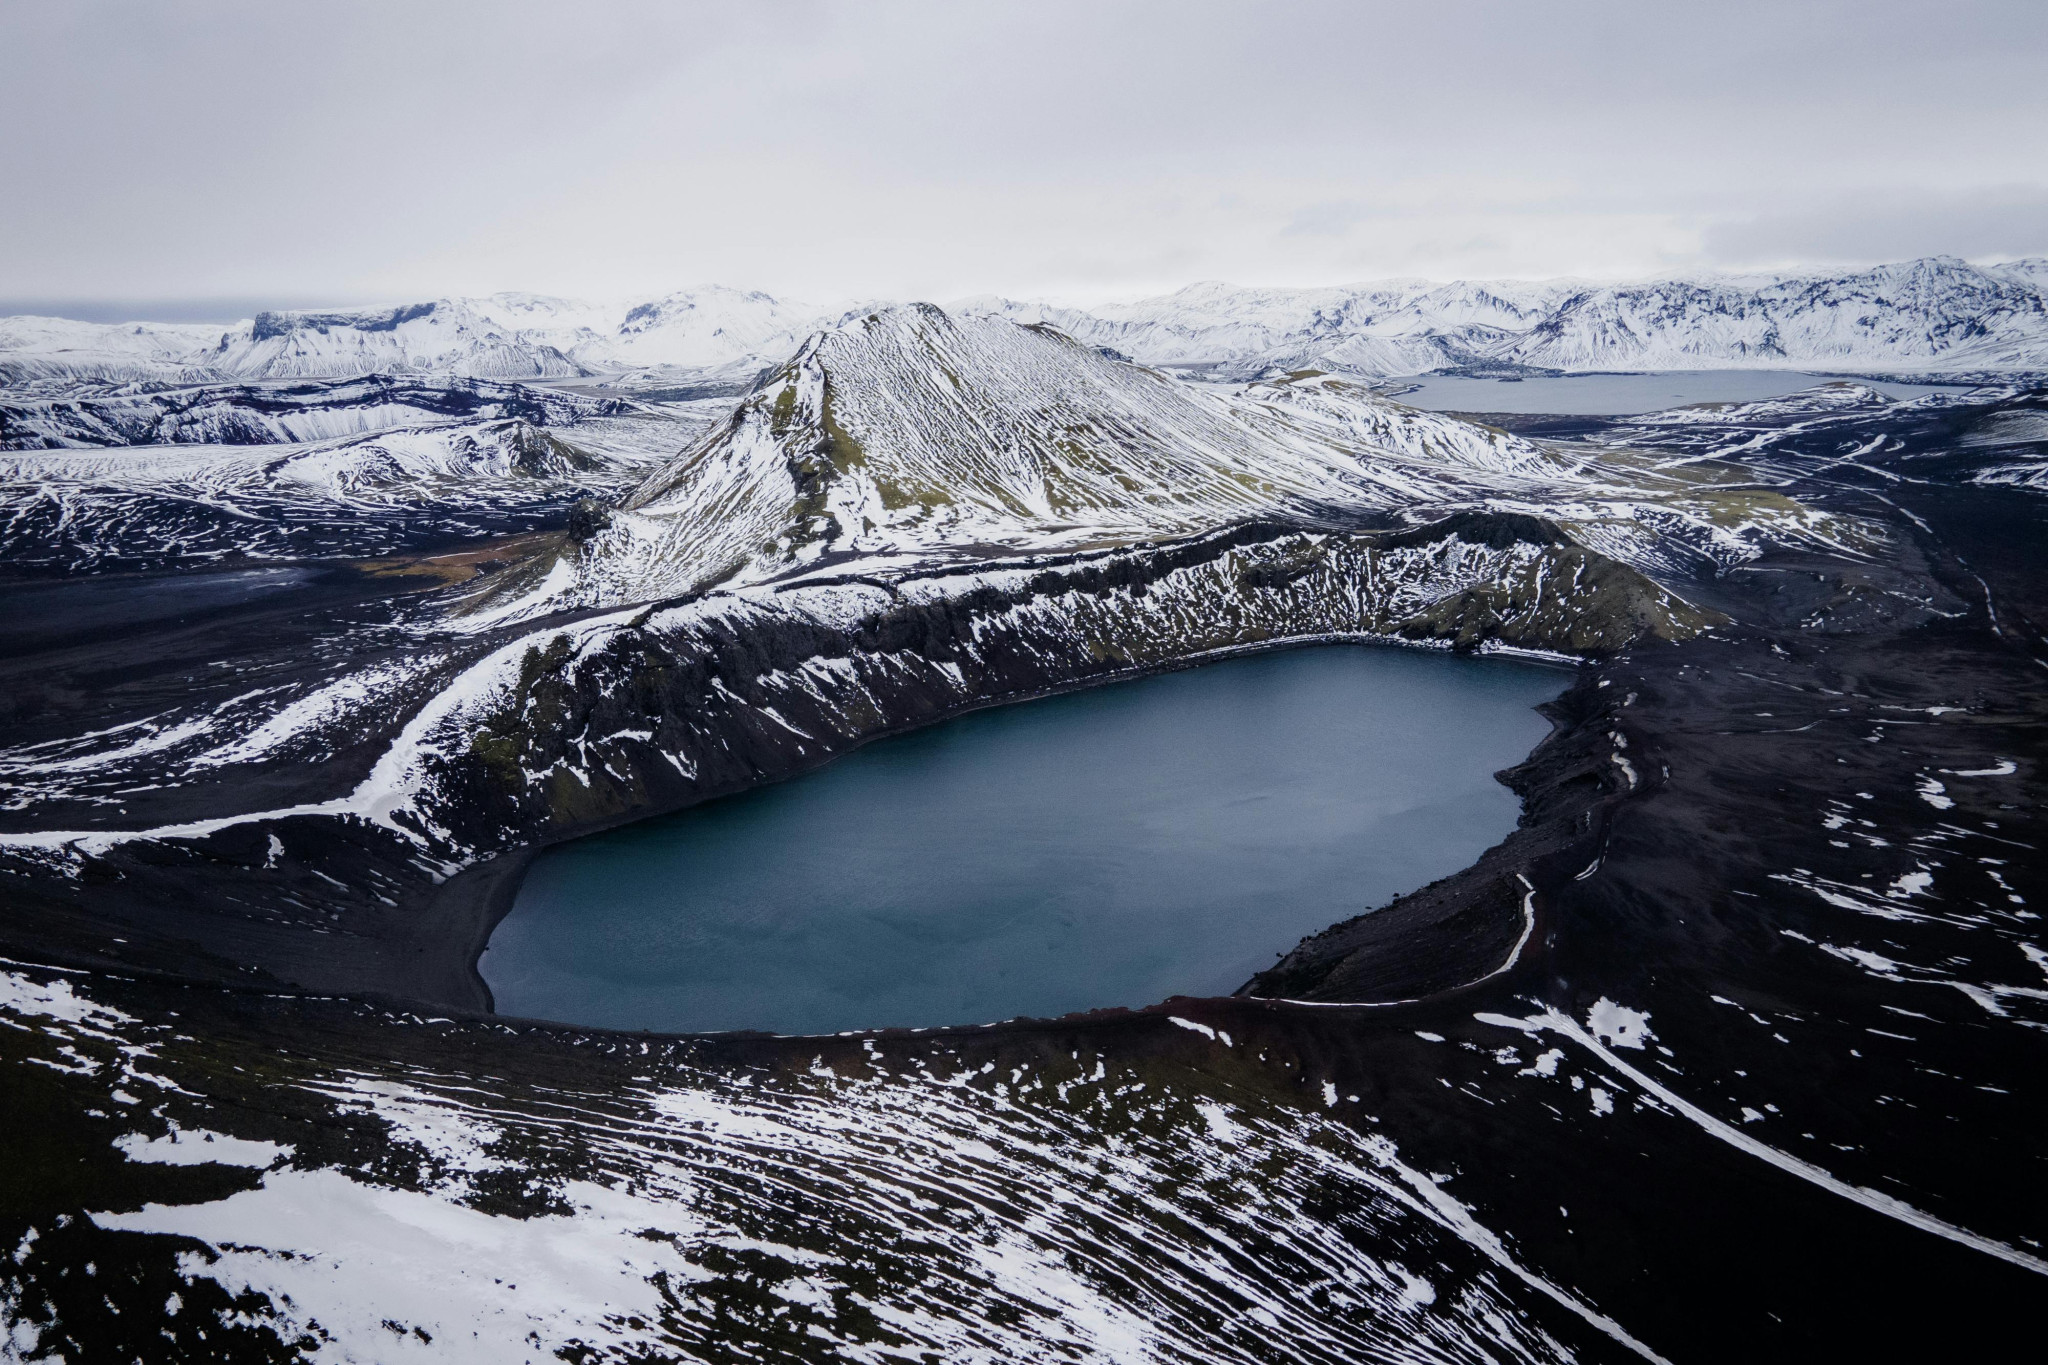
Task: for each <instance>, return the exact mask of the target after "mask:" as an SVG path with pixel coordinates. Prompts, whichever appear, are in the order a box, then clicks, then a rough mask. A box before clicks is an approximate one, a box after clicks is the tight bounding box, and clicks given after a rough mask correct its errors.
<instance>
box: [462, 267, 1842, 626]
mask: <svg viewBox="0 0 2048 1365" xmlns="http://www.w3.org/2000/svg"><path fill="white" fill-rule="evenodd" d="M1779 504H1782V505H1779ZM1456 510H1486V511H1490V512H1516V513H1524V514H1534V515H1539V516H1543V517H1546V518H1550V519H1553V520H1555V521H1557V522H1558V523H1559V524H1562V525H1566V526H1568V527H1570V528H1572V530H1573V533H1574V534H1575V535H1577V536H1578V537H1579V538H1580V540H1581V542H1582V543H1584V544H1586V545H1588V546H1590V547H1595V548H1598V549H1599V550H1600V551H1601V552H1602V553H1605V554H1608V555H1610V556H1613V557H1616V558H1621V559H1624V560H1627V561H1629V562H1633V563H1635V564H1637V565H1638V566H1640V567H1671V566H1674V565H1676V564H1677V563H1679V562H1680V561H1681V560H1683V559H1684V557H1685V556H1687V555H1694V556H1698V557H1700V558H1703V559H1704V560H1707V561H1724V562H1725V561H1728V560H1734V559H1740V558H1743V557H1745V556H1746V555H1748V554H1750V553H1753V550H1751V549H1749V548H1747V545H1748V540H1749V539H1750V538H1754V537H1757V536H1768V535H1778V534H1804V533H1806V532H1808V531H1809V530H1811V527H1810V526H1808V525H1807V524H1806V522H1805V514H1804V512H1803V511H1801V509H1798V508H1796V507H1794V506H1793V505H1791V504H1789V503H1784V502H1783V500H1782V499H1779V500H1777V503H1773V502H1771V500H1770V499H1769V498H1768V497H1766V496H1761V495H1756V494H1753V493H1739V492H1735V491H1732V490H1727V489H1721V488H1718V487H1716V486H1715V479H1714V477H1713V475H1712V474H1711V473H1710V472H1706V471H1700V470H1688V471H1686V472H1685V474H1684V475H1683V476H1682V477H1673V476H1669V475H1666V474H1663V473H1661V472H1658V471H1656V470H1652V469H1645V468H1642V467H1640V466H1639V465H1625V464H1622V463H1606V462H1600V463H1596V462H1591V461H1588V460H1587V459H1585V458H1584V457H1583V456H1580V455H1573V454H1561V453H1558V452H1557V451H1555V450H1553V449H1551V448H1549V447H1545V446H1541V445H1538V444H1536V443H1533V442H1530V441H1526V440H1523V439H1520V438H1518V437H1514V436H1511V435H1509V434H1507V433H1505V432H1502V431H1497V430H1494V429H1492V428H1489V427H1483V426H1479V425H1476V424H1474V423H1470V422H1465V421H1461V420H1458V419H1456V418H1452V417H1447V416H1442V415H1439V414H1435V413H1428V412H1422V411H1419V410H1416V409H1412V408H1408V407H1404V406H1402V405H1400V404H1398V403H1392V402H1389V401H1387V400H1385V399H1382V398H1380V397H1378V396H1376V395H1374V394H1373V393H1372V392H1371V391H1370V390H1369V389H1368V388H1367V387H1366V386H1365V385H1363V384H1362V383H1359V382H1358V381H1355V380H1350V379H1344V378H1341V377H1337V376H1332V375H1298V376H1292V377H1288V378H1283V379H1280V380H1277V381H1271V382H1262V383H1257V384H1253V385H1251V386H1249V387H1248V388H1246V389H1244V390H1243V391H1241V392H1233V391H1228V390H1225V389H1223V388H1220V387H1218V386H1214V385H1198V384H1190V383H1186V382H1184V381H1182V380H1179V379H1176V378H1174V377H1172V376H1170V375H1168V374H1165V373H1162V372H1161V371H1158V370H1154V369H1150V368H1147V367H1144V366H1140V365H1136V364H1132V363H1130V362H1127V361H1122V360H1118V359H1115V358H1112V357H1110V356H1106V355H1104V354H1103V353H1102V351H1101V350H1100V349H1099V348H1096V347H1093V346H1088V345H1085V344H1083V343H1080V342H1077V341H1075V340H1074V339H1073V338H1071V337H1069V336H1067V335H1066V334H1064V333H1062V332H1060V331H1059V330H1057V329H1055V328H1053V327H1051V326H1048V325H1046V324H1031V325H1020V324H1017V323H1013V322H1009V321H1007V320H1004V319H1002V318H996V317H989V316H976V315H972V314H964V315H958V316H956V315H953V314H948V313H946V312H944V311H942V310H940V309H938V308H936V307H933V306H932V305H929V304H913V305H906V306H903V307H897V308H888V309H881V310H877V311H876V312H873V313H869V314H866V315H864V316H862V317H859V318H856V319H854V320H853V321H851V322H848V323H846V324H844V325H843V326H840V327H838V328H835V329H832V330H830V331H826V332H822V333H820V334H818V335H817V336H815V337H814V338H813V339H812V340H811V341H809V342H808V343H807V344H806V345H805V346H804V348H803V349H802V350H801V351H800V352H799V353H798V354H797V355H796V357H795V358H794V359H792V360H790V361H789V362H787V363H786V364H785V365H784V366H783V368H782V369H781V370H780V371H779V372H778V373H776V374H775V375H774V376H773V377H772V378H770V379H768V380H767V381H765V382H764V383H762V384H761V385H760V386H759V387H757V388H756V389H755V391H754V392H753V393H751V394H750V395H748V396H747V398H746V399H744V400H743V401H742V402H741V403H740V404H739V405H738V406H737V407H736V408H735V409H734V410H733V412H732V415H731V416H730V418H729V419H728V420H727V421H726V422H725V423H723V424H722V425H721V426H720V427H718V428H717V429H715V430H714V431H713V432H712V433H710V434H709V435H708V436H707V437H706V438H705V439H704V440H703V441H702V442H700V443H699V444H697V445H696V446H694V447H692V448H690V449H688V450H685V451H684V452H682V453H681V454H680V455H678V456H677V457H675V458H674V459H672V460H670V461H668V462H667V463H666V464H664V465H663V466H661V467H660V468H658V469H656V470H655V471H654V472H653V473H651V474H650V475H649V476H648V477H647V478H646V479H645V481H644V482H642V483H641V484H640V486H639V487H638V488H637V489H636V490H635V491H634V492H633V493H632V494H631V495H630V496H628V497H626V498H625V499H624V500H623V501H622V502H621V503H620V505H619V506H618V507H617V508H616V509H614V511H613V512H612V513H611V517H610V523H609V525H607V526H605V527H603V528H602V529H601V530H599V531H598V532H597V533H596V534H594V535H591V536H588V537H586V538H584V539H582V540H580V541H578V542H576V543H573V544H569V545H565V546H563V547H561V548H560V549H559V550H551V551H549V553H548V554H547V556H545V557H544V559H543V560H542V561H536V562H535V563H534V564H532V565H530V566H529V567H528V568H527V569H526V570H524V571H522V572H519V573H513V574H507V575H504V576H502V577H501V578H500V579H499V580H498V581H497V582H496V583H494V584H493V585H492V587H491V588H490V589H489V591H488V593H487V595H486V597H485V599H484V600H482V601H480V602H479V603H477V604H476V606H477V615H476V619H478V620H479V621H485V622H492V623H495V622H498V621H502V620H506V619H510V618H517V617H526V616H532V615H538V614H543V613H545V612H550V611H555V610H560V609H563V608H568V607H593V606H611V605H617V604H622V603H630V602H646V601H653V600H659V599H664V598H671V597H676V596H679V595H683V594H686V593H691V592H696V591H701V590H704V589H707V588H710V587H713V586H722V587H727V588H731V587H736V586H742V585H745V584H748V583H758V582H764V581H769V580H775V579H786V578H789V577H791V576H792V575H802V574H805V573H811V572H815V571H817V570H819V569H823V568H830V569H831V570H833V571H834V572H853V571H858V572H869V571H884V570H889V569H895V568H901V567H903V566H905V565H911V564H921V565H931V564H946V563H959V562H967V561H970V560H974V559H986V558H988V557H990V556H991V555H994V556H998V557H1000V556H1013V555H1019V554H1041V553H1048V552H1059V553H1065V552H1074V551H1087V550H1095V549H1101V548H1104V547H1112V546H1128V545H1133V544H1136V543H1139V542H1144V541H1154V540H1163V539H1169V538H1175V537H1185V536H1189V535H1194V534H1198V533H1201V532H1204V531H1210V530H1214V529H1216V528H1218V527H1223V526H1228V525H1232V524H1235V523H1239V522H1243V521H1245V520H1247V519H1251V518H1260V517H1289V518H1297V519H1298V518H1304V517H1306V518H1335V519H1337V520H1338V521H1342V522H1349V523H1352V524H1356V523H1357V522H1358V521H1359V519H1360V518H1378V519H1380V520H1381V521H1383V522H1385V523H1388V524H1399V523H1401V522H1402V521H1407V520H1415V519H1426V518H1429V517H1440V516H1443V515H1445V514H1446V513H1448V512H1451V511H1456ZM856 564H858V565H860V566H863V567H861V568H860V569H858V570H856V569H855V568H854V567H853V566H854V565H856Z"/></svg>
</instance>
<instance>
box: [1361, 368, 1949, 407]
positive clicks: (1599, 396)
mask: <svg viewBox="0 0 2048 1365" xmlns="http://www.w3.org/2000/svg"><path fill="white" fill-rule="evenodd" d="M1836 378H1837V376H1829V375H1819V374H1803V373H1800V372H1797V371H1793V370H1668V371H1663V372H1658V373H1651V374H1571V375H1563V376H1560V377H1558V378H1554V379H1548V378H1546V379H1534V378H1532V379H1518V380H1501V379H1464V378H1457V377H1453V376H1448V375H1437V376H1424V377H1422V378H1418V379H1407V380H1401V381H1399V382H1400V383H1402V384H1413V385H1415V386H1416V387H1415V389H1414V391H1412V392H1409V393H1402V394H1397V395H1395V397H1396V398H1397V399H1398V400H1399V401H1401V402H1403V403H1406V404H1408V405H1409V406H1410V407H1415V408H1429V409H1431V410H1432V411H1436V412H1521V413H1570V414H1575V415H1578V416H1584V417H1614V416H1620V415H1623V414H1627V413H1637V412H1656V411H1658V410H1660V409H1663V408H1677V407H1684V406H1686V405H1687V404H1691V403H1753V402H1756V401H1757V400H1759V399H1763V398H1780V397H1783V396H1784V395H1785V394H1788V393H1797V392H1799V391H1800V390H1801V389H1810V388H1812V387H1813V386H1814V385H1816V384H1829V383H1833V382H1835V379H1836ZM1856 382H1857V383H1859V384H1868V385H1869V386H1870V387H1871V388H1873V389H1876V390H1878V391H1879V392H1880V393H1887V394H1890V395H1891V396H1892V397H1894V398H1918V397H1920V396H1921V395H1923V394H1929V393H1940V392H1942V391H1943V390H1942V389H1941V388H1940V387H1937V386H1933V385H1928V384H1895V383H1893V382H1891V381H1890V380H1883V381H1878V380H1869V379H1859V380H1857V381H1856Z"/></svg>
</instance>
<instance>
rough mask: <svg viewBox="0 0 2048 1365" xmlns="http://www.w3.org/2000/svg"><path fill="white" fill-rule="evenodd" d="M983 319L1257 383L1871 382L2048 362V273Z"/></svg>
mask: <svg viewBox="0 0 2048 1365" xmlns="http://www.w3.org/2000/svg"><path fill="white" fill-rule="evenodd" d="M965 306H966V307H967V308H969V309H970V310H973V311H983V312H991V313H996V314H999V315H1001V316H1005V317H1010V318H1013V319H1016V320H1018V321H1027V322H1029V321H1041V320H1043V321H1049V322H1053V323H1055V324H1057V325H1058V326H1059V327H1061V328H1062V329H1064V330H1065V331H1067V332H1069V333H1071V334H1072V335H1074V336H1076V337H1078V338H1081V339H1083V340H1086V341H1088V342H1090V343H1091V344H1094V345H1100V346H1108V347H1112V348H1114V349H1116V350H1118V351H1121V352H1123V353H1125V354H1127V355H1130V356H1132V357H1134V358H1136V359H1139V360H1143V361H1145V362H1146V363H1148V364H1158V365H1175V366H1186V367H1199V368H1205V369H1209V370H1212V371H1215V372H1219V373H1221V374H1223V375H1226V376H1235V377H1245V376H1249V375H1254V374H1259V373H1263V372H1265V371H1267V370H1270V369H1273V368H1276V367H1277V368H1280V369H1294V368H1303V367H1310V366H1313V367H1317V368H1324V369H1337V370H1348V371H1352V372H1356V373H1365V374H1381V375H1391V374H1419V373H1423V372H1426V371H1428V370H1432V369H1437V368H1441V367H1445V366H1460V365H1472V364H1511V365H1526V366H1532V367H1540V368H1544V369H1556V370H1565V371H1584V370H1688V369H1727V368H1739V369H1797V368H1813V367H1819V368H1824V369H1849V370H1872V371H1914V370H1925V371H1942V370H1980V369H1985V370H1996V369H2041V368H2044V367H2048V262H2043V261H2038V260H2030V261H2019V262H2015V263H2013V264H2009V265H1999V266H1974V265H1970V264H1968V263H1966V262H1963V261H1959V260H1955V259H1953V258H1950V257H1933V258H1929V259H1926V260H1919V261H1910V262H1907V263H1905V264H1902V265H1887V266H1879V267H1876V268H1875V269H1871V270H1864V271H1854V272H1846V273H1811V274H1799V275H1785V276H1775V275H1752V276H1704V277H1697V278H1691V279H1687V278H1673V279H1665V280H1653V281H1646V282H1642V283H1635V284H1596V283H1590V282H1587V281H1582V280H1549V281H1536V282H1523V281H1495V282H1490V283H1489V282H1481V283H1469V282H1458V283H1453V284H1432V283H1429V282H1427V281H1420V280H1399V281H1389V282H1384V283H1379V284H1365V285H1355V286H1347V287H1342V288H1331V289H1240V288H1237V287H1234V286H1231V285H1225V284H1196V285H1190V286H1188V287H1187V288H1185V289H1182V290H1179V291H1178V292H1176V293H1173V294H1168V295H1164V296H1162V297H1159V298H1154V299H1144V300H1140V301H1138V302H1135V303H1127V304H1114V305H1109V306H1106V307H1102V308H1097V309H1094V310H1092V311H1085V312H1084V311H1081V310H1076V309H1063V308H1055V307H1051V306H1048V305H1043V304H1033V303H1016V302H1012V301H1008V300H1001V299H977V300H970V301H968V303H967V304H966V305H965Z"/></svg>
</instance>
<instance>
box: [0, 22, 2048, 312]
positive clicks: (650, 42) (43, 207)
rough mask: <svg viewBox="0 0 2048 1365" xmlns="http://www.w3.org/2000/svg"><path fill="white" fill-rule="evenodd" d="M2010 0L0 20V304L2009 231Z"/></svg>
mask: <svg viewBox="0 0 2048 1365" xmlns="http://www.w3.org/2000/svg"><path fill="white" fill-rule="evenodd" d="M2044 72H2048V3H2043V0H2013V2H2011V3H2000V4H1971V3H1967V0H1944V2H1943V3H1938V4H1921V3H1911V4H1907V3H1891V2H1889V0H1860V2H1859V3H1842V4H1835V3H1810V4H1802V3H1798V0H1773V3H1767V4H1755V5H1750V4H1745V3H1735V2H1733V0H1711V3H1708V2H1705V0H1688V3H1684V4H1670V5H1665V4H1655V3H1644V2H1643V0H1637V2H1636V3H1622V4H1604V3H1569V2H1568V3H1536V2H1534V0H1525V2H1524V3H1458V2H1457V0H1407V2H1406V3H1402V4H1377V3H1360V2H1358V0H1353V2H1352V3H1338V4H1321V3H1298V4H1296V3H1266V4H1212V3H1178V4H1167V3H1119V2H1118V0H1090V2H1089V3H1080V4H1068V3H1061V2H1059V0H1029V2H1028V3H1016V4H1010V3H996V2H995V0H987V2H970V0H961V2H959V3H950V4H939V3H851V2H848V3H824V2H822V0H821V2H818V3H804V2H802V0H780V2H778V0H749V2H748V3H733V0H720V3H718V4H713V5H696V4H686V3H677V2H676V0H664V2H663V3H659V4H640V3H603V2H602V0H593V2H592V3H579V4H564V3H560V0H553V2H551V3H546V4H526V3H507V0H492V2H491V3H487V4H485V3H479V4H467V3H455V2H453V0H437V2H436V3H431V4H428V3H404V4H390V5H383V4H364V3H346V4H344V3H331V4H318V3H303V4H301V3H294V4H275V3H263V4H203V3H176V2H175V0H174V2H172V3H154V2H152V3H90V2H87V0H78V2H74V3H57V2H56V0H48V2H47V3H46V2H44V0H10V2H9V3H7V4H5V5H4V6H0V127H4V128H5V130H6V136H5V137H4V138H0V299H10V300H24V299H70V300H85V299H95V298H99V299H119V300H175V299H184V300H192V299H202V298H212V299H218V298H232V299H249V300H259V301H261V300H268V301H274V302H277V303H281V304H309V303H314V302H323V301H328V302H337V303H339V302H355V301H361V302H368V301H397V300H401V299H411V298H420V297H432V296H435V295H440V294H450V293H483V292H489V291H493V290H498V289H531V290H536V291H541V292H548V293H565V294H570V295H580V296H595V297H614V296H631V295H648V294H654V293H659V292H664V291H666V290H669V289H673V288H678V287H682V286H687V285H691V284H696V283H701V282H710V281H716V282H722V283H729V284H736V285H744V286H748V287H753V288H761V289H766V290H770V291H772V292H776V293H783V294H790V295H794V296H798V297H802V298H807V299H812V300H817V301H837V300H843V299H849V298H859V297H873V296H886V297H895V298H904V297H920V298H942V299H943V298H953V297H958V296H960V295H964V294H971V293H981V292H1000V293H1005V294H1010V295H1016V296H1049V297H1055V298H1062V299H1067V300H1072V301H1076V302H1092V301H1098V300H1102V299H1106V298H1115V297H1132V296H1137V295H1141V294H1145V293H1152V292H1158V291H1162V290H1165V289H1171V288H1175V287H1178V286H1179V285H1182V284H1185V283H1188V282H1189V281H1193V280H1201V279H1226V280H1232V281H1236V282H1239V283H1245V284H1333V283H1340V282H1345V281H1350V280H1360V279H1372V278H1381V277H1386V276H1394V275H1421V276H1429V277H1435V278H1451V277H1457V276H1462V277H1466V278H1471V277H1485V276H1519V277H1531V276H1546V275H1559V274H1578V275H1589V276H1597V277H1610V278H1618V277H1630V276H1641V275H1647V274H1655V273H1663V272H1668V271H1677V270H1692V269H1699V268H1716V269H1728V268H1749V267H1784V266H1797V265H1816V264H1836V263H1842V264H1863V263H1871V262H1875V261H1880V260H1896V259H1902V258H1905V257H1910V256H1916V255H1926V254H1934V253H1948V254H1952V255H1958V256H1964V257H1969V258H1973V259H1997V258H2001V257H2010V256H2015V255H2027V254H2048V79H2044Z"/></svg>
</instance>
